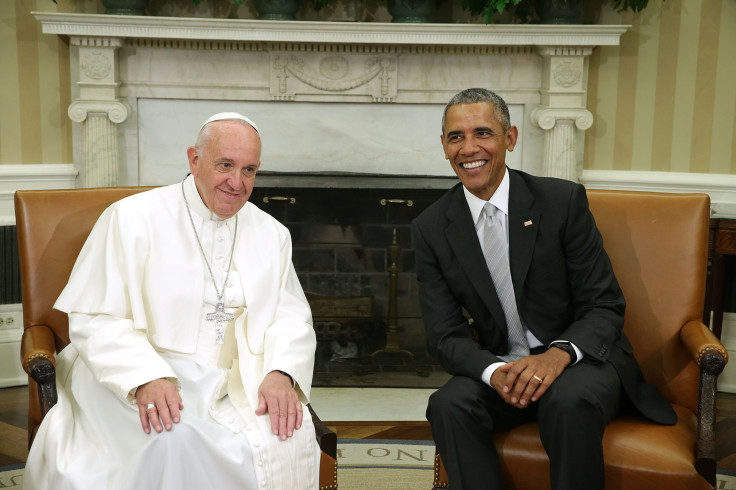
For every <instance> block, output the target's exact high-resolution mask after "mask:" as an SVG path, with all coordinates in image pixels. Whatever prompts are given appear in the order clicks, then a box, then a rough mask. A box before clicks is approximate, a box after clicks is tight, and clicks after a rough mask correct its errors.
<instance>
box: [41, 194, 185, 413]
mask: <svg viewBox="0 0 736 490" xmlns="http://www.w3.org/2000/svg"><path fill="white" fill-rule="evenodd" d="M123 221H124V220H123ZM123 229H125V230H126V231H125V232H123ZM134 229H135V226H130V225H129V224H128V225H127V226H126V227H125V228H122V226H121V216H120V213H118V212H116V211H115V208H114V207H112V208H108V209H107V210H106V211H105V212H104V213H103V214H102V216H101V217H100V219H99V220H98V222H97V223H96V224H95V227H94V228H93V230H92V232H91V233H90V236H89V238H88V239H87V241H86V242H85V244H84V247H83V248H82V251H81V252H80V254H79V257H78V258H77V261H76V263H75V264H74V268H73V269H72V273H71V277H70V278H69V282H68V283H67V286H66V287H65V288H64V290H63V292H62V294H61V296H60V297H59V299H58V300H57V302H56V304H55V305H54V307H55V308H56V309H59V310H61V311H65V312H67V313H69V314H70V315H69V338H70V340H71V341H72V343H73V344H74V345H75V346H76V348H77V350H78V352H79V355H80V357H81V358H82V360H83V361H84V363H85V364H87V366H88V367H89V369H90V371H92V372H93V373H94V374H95V377H96V378H97V380H98V381H99V382H100V383H101V384H102V385H103V386H105V387H107V388H108V389H110V390H111V391H112V392H113V393H115V395H116V396H118V397H119V398H120V399H121V400H125V401H127V402H132V401H133V394H134V390H135V389H136V388H137V387H138V386H140V385H142V384H144V383H147V382H148V381H151V380H154V379H157V378H174V377H175V375H174V372H173V370H172V369H171V368H170V367H169V365H168V364H167V363H166V362H165V361H164V360H163V359H162V358H161V357H160V356H159V355H158V354H157V353H156V351H155V350H154V348H153V346H152V345H151V343H150V342H149V340H148V338H147V332H146V330H147V322H146V321H145V313H144V312H143V311H141V310H142V309H143V305H142V304H141V303H140V302H131V300H130V298H131V295H133V296H134V297H135V296H138V297H141V296H142V295H141V294H140V288H141V285H142V284H143V279H142V269H143V264H144V263H145V261H146V252H145V250H146V248H147V240H146V239H145V238H144V237H143V235H139V234H136V233H130V232H129V231H128V230H134ZM126 241H127V243H124V242H126ZM136 310H138V311H136Z"/></svg>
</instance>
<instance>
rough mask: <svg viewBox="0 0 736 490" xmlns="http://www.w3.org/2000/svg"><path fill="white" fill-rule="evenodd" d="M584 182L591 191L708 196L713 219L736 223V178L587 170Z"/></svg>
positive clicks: (584, 173)
mask: <svg viewBox="0 0 736 490" xmlns="http://www.w3.org/2000/svg"><path fill="white" fill-rule="evenodd" d="M580 182H581V183H582V184H584V185H585V187H587V188H589V189H619V190H630V191H650V192H682V193H686V192H704V193H706V194H708V195H709V196H710V200H711V217H713V218H730V219H736V175H732V174H698V173H686V172H649V171H637V170H583V173H582V177H581V179H580Z"/></svg>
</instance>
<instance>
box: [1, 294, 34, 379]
mask: <svg viewBox="0 0 736 490" xmlns="http://www.w3.org/2000/svg"><path fill="white" fill-rule="evenodd" d="M9 314H12V315H13V317H15V326H13V328H7V327H5V326H3V327H0V388H5V387H8V386H21V385H26V384H28V376H27V375H26V373H25V371H23V367H22V366H21V363H20V341H21V338H22V336H23V305H20V304H13V305H0V317H7V316H9Z"/></svg>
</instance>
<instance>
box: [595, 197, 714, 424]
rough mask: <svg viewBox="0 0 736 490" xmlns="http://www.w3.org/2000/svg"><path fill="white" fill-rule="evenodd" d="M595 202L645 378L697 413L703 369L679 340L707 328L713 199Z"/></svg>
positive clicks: (628, 332)
mask: <svg viewBox="0 0 736 490" xmlns="http://www.w3.org/2000/svg"><path fill="white" fill-rule="evenodd" d="M588 199H589V201H590V209H591V211H592V212H593V216H594V217H595V220H596V224H597V225H598V229H599V230H600V232H601V234H602V235H603V246H604V248H605V250H606V252H607V253H608V255H609V257H610V258H611V262H612V263H613V269H614V272H615V274H616V278H617V279H618V281H619V284H620V285H621V288H622V290H623V292H624V296H625V298H626V319H625V324H624V331H625V332H626V335H627V336H628V337H629V339H630V340H631V343H632V344H633V345H634V354H635V356H636V358H637V360H638V361H639V364H640V365H641V368H642V371H643V373H644V378H645V379H646V380H647V381H648V382H650V383H652V384H654V385H655V386H656V387H657V388H658V389H659V390H660V392H661V393H662V394H663V395H664V396H665V398H667V399H668V400H669V401H670V402H671V403H676V404H679V405H684V406H686V407H688V408H690V409H691V410H692V411H693V412H696V413H697V410H698V383H699V378H698V376H699V374H698V368H697V366H696V365H695V363H694V362H693V361H692V359H691V358H690V356H689V355H688V354H687V352H686V351H685V349H684V348H683V347H682V344H681V343H680V340H679V334H680V329H681V328H682V326H683V325H685V324H686V323H688V322H690V321H702V312H703V304H704V299H705V280H706V272H707V261H708V226H709V217H710V198H709V197H708V195H707V194H664V193H654V192H633V191H599V190H589V191H588Z"/></svg>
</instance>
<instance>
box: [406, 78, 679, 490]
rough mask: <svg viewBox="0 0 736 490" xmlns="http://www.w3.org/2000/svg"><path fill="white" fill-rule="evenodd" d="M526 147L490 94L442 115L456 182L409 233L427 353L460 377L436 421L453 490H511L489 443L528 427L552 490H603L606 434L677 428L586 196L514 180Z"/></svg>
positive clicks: (432, 410)
mask: <svg viewBox="0 0 736 490" xmlns="http://www.w3.org/2000/svg"><path fill="white" fill-rule="evenodd" d="M517 138H518V131H517V129H516V127H514V126H512V125H511V122H510V118H509V111H508V108H507V106H506V103H505V102H504V101H503V99H501V98H500V97H499V96H498V95H496V94H495V93H493V92H491V91H489V90H485V89H468V90H464V91H462V92H460V93H459V94H457V95H455V96H454V97H453V98H452V100H451V101H450V102H449V103H448V104H447V106H446V107H445V112H444V115H443V119H442V147H443V149H444V152H445V158H446V159H447V160H449V162H450V165H452V168H453V170H454V171H455V173H456V174H457V176H458V178H459V179H460V183H459V184H458V185H456V186H455V187H453V188H452V189H450V191H448V192H447V193H446V194H445V195H444V196H443V197H442V198H440V200H439V201H437V202H436V203H434V204H433V205H432V206H430V207H429V208H427V210H425V211H424V212H423V213H422V214H421V215H420V216H419V217H418V218H417V219H416V220H415V221H414V223H413V225H412V227H413V238H414V248H415V255H416V271H417V278H418V281H419V296H420V300H421V306H422V316H423V318H424V323H425V329H426V333H427V344H428V347H429V349H430V352H432V354H433V355H434V356H435V357H436V358H437V359H438V361H439V362H440V364H441V365H442V366H443V367H444V369H445V370H446V371H447V372H448V373H450V374H452V375H453V377H452V378H451V379H450V380H449V381H448V382H447V383H446V384H445V385H444V386H443V387H442V388H440V389H439V390H438V391H437V392H435V393H434V394H433V395H432V396H431V397H430V400H429V405H428V407H427V419H428V420H429V422H430V424H431V426H432V434H433V436H434V439H435V443H436V444H437V448H438V450H439V452H440V455H441V457H442V460H443V462H444V464H445V466H446V469H447V473H448V477H449V480H450V488H452V489H453V490H461V489H463V490H468V489H479V490H488V489H493V490H495V489H501V488H505V483H504V480H503V478H502V475H501V471H500V466H499V460H498V455H497V452H496V448H495V446H494V444H493V439H492V434H493V433H495V432H499V431H504V430H508V429H510V428H513V427H515V426H518V425H521V424H523V423H525V422H531V421H537V422H538V423H539V426H540V434H541V438H542V444H543V445H544V447H545V450H546V451H547V454H548V456H549V459H550V468H551V474H550V475H549V479H550V481H551V485H552V488H553V489H556V490H575V489H586V490H591V489H601V490H602V489H603V488H604V465H603V451H602V447H601V441H602V437H603V431H604V428H605V426H606V424H607V423H608V422H609V421H610V420H611V419H612V418H613V417H614V416H615V415H616V414H617V413H619V411H620V410H621V409H622V407H625V406H632V407H634V408H635V409H636V410H638V411H639V412H640V413H641V414H642V415H644V416H646V417H648V418H649V419H651V420H653V421H655V422H659V423H663V424H673V423H675V422H676V415H675V413H674V411H673V410H672V407H671V406H670V405H669V404H668V403H667V402H666V401H665V400H664V399H663V398H662V397H661V396H660V394H659V393H658V392H657V391H656V389H655V388H653V387H652V386H649V385H647V384H645V383H644V382H643V380H642V375H641V371H640V369H639V366H638V365H637V363H636V360H635V359H634V356H633V355H632V348H631V344H630V343H629V341H628V339H627V338H626V336H625V335H624V333H623V331H622V328H623V319H624V310H625V301H624V297H623V294H622V293H621V289H620V288H619V286H618V283H617V282H616V278H615V276H614V274H613V270H612V268H611V263H610V261H609V259H608V256H607V255H606V252H605V251H604V250H603V244H602V239H601V236H600V233H599V232H598V230H597V228H596V226H595V222H594V220H593V216H592V215H591V213H590V211H589V209H588V201H587V198H586V194H585V189H584V188H583V186H581V185H579V184H575V183H573V182H570V181H565V180H559V179H552V178H544V177H535V176H532V175H529V174H526V173H523V172H520V171H516V170H511V169H509V168H507V166H506V152H509V151H513V150H514V147H515V146H516V141H517ZM542 478H547V477H546V476H544V475H540V479H542Z"/></svg>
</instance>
